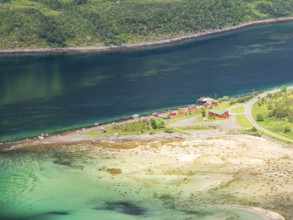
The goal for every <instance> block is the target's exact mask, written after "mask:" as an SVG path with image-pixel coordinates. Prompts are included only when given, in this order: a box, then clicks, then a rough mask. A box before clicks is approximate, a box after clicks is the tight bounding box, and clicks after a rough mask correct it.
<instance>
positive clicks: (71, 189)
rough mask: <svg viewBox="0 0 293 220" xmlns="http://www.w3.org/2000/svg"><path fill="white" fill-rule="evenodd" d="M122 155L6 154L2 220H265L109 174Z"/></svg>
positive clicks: (132, 175)
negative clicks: (110, 168) (108, 168)
mask: <svg viewBox="0 0 293 220" xmlns="http://www.w3.org/2000/svg"><path fill="white" fill-rule="evenodd" d="M129 151H131V150H129ZM129 153H130V152H129ZM120 154H121V151H119V150H114V151H110V150H105V149H103V148H99V147H97V148H93V147H86V146H81V145H77V146H66V147H57V148H46V147H44V146H41V147H40V148H34V149H31V150H19V151H14V152H7V153H0V174H1V175H0V219H1V220H16V219H17V220H20V219H29V220H51V219H54V220H63V219H64V220H65V219H66V220H69V219H70V220H75V219H76V220H93V219H98V220H100V219H102V220H112V219H115V220H116V219H121V220H123V219H125V220H126V219H127V220H132V219H152V220H162V219H178V220H180V219H182V220H183V219H197V220H198V219H200V220H216V219H238V220H248V219H249V220H250V219H251V220H252V219H253V220H261V219H262V218H260V217H259V216H258V215H256V214H254V213H251V212H246V211H243V210H238V209H231V208H225V207H222V206H217V204H215V202H213V204H212V203H211V204H205V205H202V204H201V203H199V202H194V201H193V200H192V199H191V197H190V196H186V195H184V194H182V193H180V190H181V189H180V188H179V187H178V186H176V185H174V186H172V185H168V186H167V185H166V186H164V185H163V184H160V182H161V180H160V179H158V180H152V179H151V178H150V179H149V181H147V182H144V181H145V180H143V179H140V178H139V177H138V174H137V173H136V172H126V173H125V174H124V173H122V174H119V175H112V174H110V173H108V172H106V171H105V168H107V167H111V166H113V165H114V164H116V165H117V166H119V164H121V162H122V163H123V161H119V158H120V156H121V155H120ZM144 174H145V171H141V175H144ZM139 175H140V174H139ZM179 178H180V177H179ZM164 179H165V177H162V181H164ZM194 187H195V188H196V187H197V185H196V184H194ZM178 190H179V191H178ZM196 197H198V196H197V195H196ZM197 200H198V198H197Z"/></svg>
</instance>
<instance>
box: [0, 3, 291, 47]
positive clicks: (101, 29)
mask: <svg viewBox="0 0 293 220" xmlns="http://www.w3.org/2000/svg"><path fill="white" fill-rule="evenodd" d="M292 15H293V0H0V49H11V48H40V47H68V46H93V45H120V44H131V43H136V42H142V41H152V40H159V39H167V38H171V37H175V36H182V35H186V34H193V33H198V32H202V31H204V30H212V29H218V28H220V27H224V26H229V25H235V24H239V23H242V22H247V21H253V20H261V19H266V18H275V17H286V16H292Z"/></svg>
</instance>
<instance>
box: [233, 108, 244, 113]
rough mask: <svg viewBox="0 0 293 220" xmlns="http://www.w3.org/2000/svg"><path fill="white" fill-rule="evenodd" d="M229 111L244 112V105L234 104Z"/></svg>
mask: <svg viewBox="0 0 293 220" xmlns="http://www.w3.org/2000/svg"><path fill="white" fill-rule="evenodd" d="M231 111H232V112H234V113H236V114H241V113H244V106H235V107H234V108H232V109H231Z"/></svg>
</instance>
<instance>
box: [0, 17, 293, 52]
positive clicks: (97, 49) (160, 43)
mask: <svg viewBox="0 0 293 220" xmlns="http://www.w3.org/2000/svg"><path fill="white" fill-rule="evenodd" d="M291 21H293V17H287V18H274V19H266V20H261V21H252V22H247V23H243V24H239V25H236V26H230V27H225V28H221V29H217V30H212V31H206V32H201V33H197V34H192V35H187V36H182V37H176V38H172V39H167V40H159V41H152V42H142V43H137V44H126V45H121V46H90V47H66V48H38V49H32V48H26V49H7V50H0V54H64V53H93V52H115V51H129V50H135V49H142V48H150V47H156V46H163V45H172V44H175V43H178V42H182V41H186V40H191V39H199V38H204V37H208V36H212V35H216V34H221V33H226V32H231V31H236V30H240V29H243V28H246V27H252V26H259V25H264V24H273V23H285V22H291Z"/></svg>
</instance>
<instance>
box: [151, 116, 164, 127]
mask: <svg viewBox="0 0 293 220" xmlns="http://www.w3.org/2000/svg"><path fill="white" fill-rule="evenodd" d="M150 123H151V126H152V128H153V129H157V128H164V127H165V122H164V121H163V119H161V118H158V119H154V118H151V119H150Z"/></svg>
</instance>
